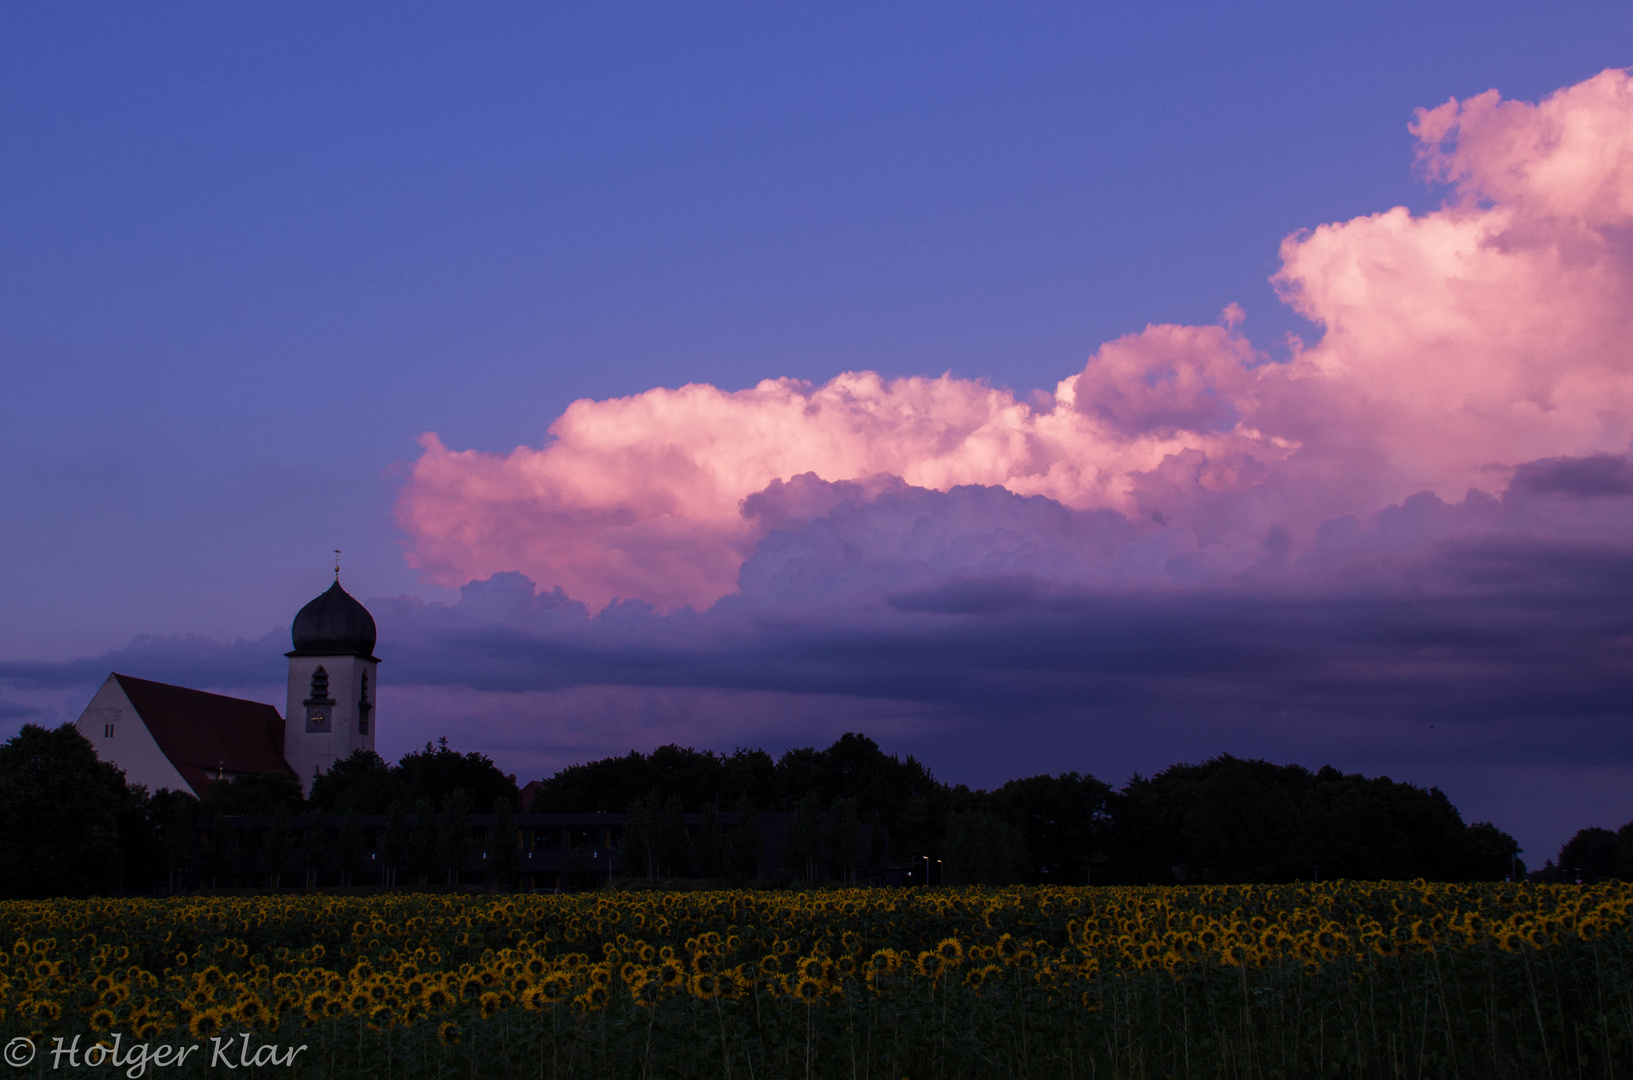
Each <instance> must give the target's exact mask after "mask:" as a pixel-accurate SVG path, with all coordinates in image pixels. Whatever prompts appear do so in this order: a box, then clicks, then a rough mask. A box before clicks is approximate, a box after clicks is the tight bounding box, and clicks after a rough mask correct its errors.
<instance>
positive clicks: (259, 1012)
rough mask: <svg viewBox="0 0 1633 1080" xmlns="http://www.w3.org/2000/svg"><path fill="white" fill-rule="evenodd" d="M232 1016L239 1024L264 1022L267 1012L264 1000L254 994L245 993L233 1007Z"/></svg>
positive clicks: (267, 1016) (267, 1015) (266, 1018)
mask: <svg viewBox="0 0 1633 1080" xmlns="http://www.w3.org/2000/svg"><path fill="white" fill-rule="evenodd" d="M232 1018H233V1019H234V1020H237V1021H238V1022H239V1023H240V1024H264V1023H266V1022H267V1020H268V1018H269V1014H268V1010H267V1007H266V1003H265V1002H263V1001H262V1000H261V999H260V998H259V997H257V996H255V995H254V994H245V995H244V996H243V997H241V998H239V999H238V1004H237V1005H235V1006H234V1007H233V1010H232Z"/></svg>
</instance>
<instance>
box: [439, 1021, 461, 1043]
mask: <svg viewBox="0 0 1633 1080" xmlns="http://www.w3.org/2000/svg"><path fill="white" fill-rule="evenodd" d="M464 1034H465V1033H464V1032H463V1031H460V1030H459V1025H458V1024H456V1023H454V1022H453V1021H452V1020H445V1021H443V1023H442V1024H441V1025H439V1026H438V1027H437V1041H438V1042H440V1043H442V1045H443V1046H453V1045H454V1044H455V1043H457V1042H459V1040H460V1038H461V1037H462V1036H463V1035H464Z"/></svg>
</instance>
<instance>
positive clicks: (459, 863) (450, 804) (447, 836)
mask: <svg viewBox="0 0 1633 1080" xmlns="http://www.w3.org/2000/svg"><path fill="white" fill-rule="evenodd" d="M503 797H504V796H503V795H499V796H496V798H503ZM470 854H471V801H470V797H469V796H467V795H466V794H465V789H464V788H455V789H454V790H453V791H452V792H450V793H449V794H448V797H447V798H446V799H444V800H443V803H442V817H441V819H440V820H439V821H438V822H437V862H438V863H439V864H440V865H441V866H443V867H445V868H446V869H447V871H448V884H450V885H458V884H459V872H460V870H462V869H463V868H464V866H465V860H466V859H468V858H470Z"/></svg>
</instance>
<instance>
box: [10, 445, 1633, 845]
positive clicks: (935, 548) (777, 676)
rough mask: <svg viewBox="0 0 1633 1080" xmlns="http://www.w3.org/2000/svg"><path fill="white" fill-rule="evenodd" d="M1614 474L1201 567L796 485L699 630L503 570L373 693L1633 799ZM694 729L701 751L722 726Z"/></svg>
mask: <svg viewBox="0 0 1633 1080" xmlns="http://www.w3.org/2000/svg"><path fill="white" fill-rule="evenodd" d="M1627 470H1628V464H1627V462H1626V461H1625V460H1624V459H1620V458H1594V459H1581V460H1575V461H1572V460H1564V459H1561V460H1554V461H1548V462H1537V463H1533V464H1532V465H1528V466H1526V467H1525V468H1523V469H1521V470H1520V471H1519V472H1518V473H1517V474H1516V477H1515V482H1514V483H1513V484H1512V485H1511V486H1510V488H1509V489H1508V491H1507V492H1505V493H1504V494H1503V495H1502V496H1501V497H1496V496H1491V495H1487V494H1484V493H1481V492H1471V493H1470V494H1469V496H1468V497H1467V498H1465V499H1464V500H1462V501H1460V502H1457V503H1447V502H1444V501H1442V500H1440V499H1438V498H1436V497H1434V496H1432V495H1420V496H1416V497H1414V498H1412V499H1408V500H1406V501H1405V502H1404V503H1402V504H1400V505H1398V506H1394V507H1390V508H1388V509H1387V510H1385V511H1383V512H1381V513H1379V514H1376V515H1373V516H1371V517H1369V518H1367V519H1365V520H1362V519H1357V518H1339V519H1334V520H1332V521H1329V522H1327V523H1325V524H1324V525H1323V526H1322V527H1321V528H1320V529H1319V530H1317V531H1316V533H1315V535H1314V536H1312V537H1309V538H1307V539H1306V540H1304V541H1303V542H1298V541H1296V540H1295V539H1294V538H1293V537H1292V536H1291V535H1290V534H1289V532H1288V530H1286V529H1284V528H1280V527H1277V526H1271V527H1269V528H1266V529H1265V530H1264V531H1263V532H1262V534H1261V535H1259V536H1256V537H1248V538H1246V539H1241V538H1238V539H1235V540H1230V541H1221V542H1216V543H1211V544H1210V543H1204V542H1203V541H1202V540H1200V539H1199V538H1198V536H1197V535H1196V534H1195V533H1194V532H1192V531H1191V530H1190V529H1187V528H1184V527H1177V526H1171V525H1166V524H1163V523H1159V522H1156V521H1150V522H1132V521H1129V520H1126V519H1124V518H1123V517H1122V516H1121V515H1118V514H1115V513H1111V512H1108V511H1092V512H1082V511H1073V510H1070V509H1068V508H1066V507H1063V506H1061V505H1060V504H1058V503H1055V502H1052V501H1051V500H1048V499H1044V498H1039V497H1023V496H1018V495H1015V494H1013V493H1010V492H1008V491H1005V490H1003V489H1001V488H985V487H960V488H954V489H952V490H951V491H947V492H936V491H928V490H924V489H919V488H912V487H908V486H907V485H905V484H902V483H900V482H899V481H893V480H887V479H880V480H876V481H872V482H869V483H866V484H847V483H837V484H830V483H826V482H823V481H820V480H817V479H815V478H814V477H801V478H796V479H795V480H793V481H790V482H788V483H786V484H774V485H772V486H771V488H768V489H767V491H765V492H763V493H761V495H759V496H756V497H755V498H754V499H751V500H750V501H749V503H748V505H746V506H745V512H746V513H749V514H751V515H758V516H761V517H762V518H763V519H765V520H767V521H768V522H770V523H771V524H772V526H773V527H772V530H771V532H770V534H769V535H768V536H767V537H766V539H765V540H764V541H763V542H762V543H761V544H760V546H759V548H758V550H757V551H756V552H755V554H754V555H753V556H752V557H751V558H750V559H749V560H748V561H747V562H746V563H745V565H744V566H743V569H742V573H741V576H740V588H739V590H738V592H737V593H735V594H733V595H732V596H730V597H728V598H726V599H724V600H722V601H720V602H719V603H717V604H716V605H714V606H713V607H711V608H710V609H709V610H707V611H704V612H694V611H691V610H689V609H683V610H681V611H679V612H676V613H673V614H669V615H659V614H657V613H655V611H654V610H653V608H652V607H651V606H650V605H647V604H645V603H641V602H622V603H615V604H613V605H611V606H610V607H608V608H606V609H605V610H603V611H602V612H600V613H599V614H595V615H591V614H590V613H589V611H588V610H587V609H586V608H585V606H584V605H583V604H581V603H579V602H577V601H575V600H573V599H572V598H570V597H568V596H566V595H565V594H563V593H562V592H561V591H560V590H559V589H556V590H549V591H540V590H538V589H536V588H535V586H534V584H533V583H532V582H531V581H529V580H528V579H527V578H525V577H523V576H522V575H520V574H517V573H504V574H496V575H494V576H493V577H491V578H488V579H486V580H482V581H475V582H471V583H470V584H468V585H466V586H465V587H464V589H463V590H462V591H461V599H460V600H459V601H458V602H457V603H454V604H435V603H424V602H421V601H419V600H417V599H414V598H410V597H399V598H391V599H383V600H382V599H374V600H371V601H370V602H369V603H370V607H371V609H372V610H373V611H374V613H375V616H376V619H377V620H378V622H379V624H380V645H379V652H380V654H381V655H382V656H383V657H384V658H385V660H386V665H385V667H384V669H383V671H382V684H383V685H385V684H390V685H391V686H393V687H396V688H400V689H401V690H402V692H404V693H409V692H411V690H412V688H413V687H416V686H417V687H423V688H427V690H428V691H429V690H430V689H431V688H435V689H436V690H437V692H438V693H439V694H441V693H444V692H451V691H457V692H468V693H472V694H475V695H477V696H478V697H481V698H482V700H484V701H486V702H487V703H488V704H487V705H486V706H484V708H486V709H488V711H489V715H488V716H487V718H486V719H484V720H483V721H482V724H481V726H480V728H479V729H478V730H479V731H480V732H481V733H482V734H481V736H480V737H491V738H493V739H495V740H497V741H499V742H502V743H505V744H507V745H522V744H525V743H526V742H527V741H528V740H529V739H530V738H534V739H536V738H538V737H539V736H538V732H537V731H536V729H535V728H534V725H536V724H539V723H543V722H545V721H542V720H539V719H538V718H537V717H536V716H535V715H534V714H530V713H529V712H528V710H527V709H525V708H520V709H518V708H517V707H515V706H514V705H511V706H506V705H505V704H504V702H506V701H510V702H516V701H521V700H523V699H524V698H527V696H528V695H535V696H536V695H539V694H545V695H550V694H558V695H559V694H566V693H569V692H573V691H575V690H578V689H583V688H597V687H601V688H606V687H612V688H624V689H625V690H626V691H629V690H634V691H638V690H641V689H643V688H645V689H647V690H651V691H653V692H656V691H659V690H662V691H664V692H666V693H668V692H682V693H688V692H689V693H693V694H694V695H698V696H697V700H699V701H709V702H715V703H719V702H723V701H730V700H735V699H732V698H730V697H729V695H731V694H739V695H744V694H746V695H750V698H745V699H743V700H749V699H752V700H754V701H757V702H764V701H770V700H793V699H798V698H803V697H816V696H822V697H823V698H824V699H825V700H829V701H832V702H834V703H836V704H835V705H834V708H836V709H841V710H843V709H845V708H852V709H855V710H857V714H858V715H869V712H868V710H869V709H873V710H875V712H876V710H877V706H878V705H879V704H880V703H884V704H886V705H892V706H894V707H899V708H900V709H901V710H903V714H904V715H905V714H908V713H910V714H911V715H912V716H914V717H916V718H917V720H916V723H917V727H916V728H915V729H914V730H915V731H916V734H912V735H905V736H903V737H902V740H901V741H902V743H903V745H902V746H901V748H902V749H908V750H911V751H913V752H915V753H919V754H921V755H922V756H924V757H925V758H927V759H928V760H931V761H932V762H934V763H935V764H936V765H937V766H938V767H939V768H941V769H942V770H943V771H945V772H947V773H948V774H949V775H953V776H955V777H959V778H969V779H971V780H972V781H975V782H995V781H998V780H1002V779H1003V778H1004V777H1005V776H1008V775H1016V774H1019V773H1022V772H1026V771H1043V770H1047V769H1051V768H1054V767H1056V766H1058V767H1059V768H1081V769H1087V770H1089V771H1095V772H1098V773H1100V774H1102V775H1106V776H1108V777H1111V778H1114V779H1115V778H1119V777H1120V776H1121V775H1126V773H1127V772H1128V771H1132V770H1133V769H1135V768H1139V769H1147V770H1149V769H1150V768H1156V767H1160V766H1161V765H1164V764H1167V763H1169V762H1171V761H1174V760H1180V759H1186V758H1192V759H1194V758H1198V757H1201V756H1205V755H1207V754H1211V753H1218V752H1222V751H1230V752H1234V753H1247V754H1262V755H1264V756H1268V757H1271V758H1276V759H1279V760H1300V761H1303V762H1305V763H1307V764H1321V763H1324V762H1328V761H1331V762H1333V763H1335V764H1338V765H1340V766H1342V767H1345V768H1364V769H1371V770H1373V771H1393V772H1395V773H1396V774H1397V775H1402V774H1405V775H1409V776H1412V777H1413V778H1415V779H1418V780H1419V781H1420V782H1436V780H1437V776H1438V774H1439V773H1446V774H1448V775H1450V774H1454V773H1455V774H1457V775H1461V776H1463V777H1464V779H1463V781H1462V782H1463V784H1464V790H1465V794H1466V795H1467V797H1468V798H1470V799H1472V800H1473V803H1474V804H1476V805H1479V804H1481V803H1482V800H1483V801H1484V803H1485V804H1489V805H1502V798H1503V797H1505V796H1504V789H1506V788H1509V787H1512V786H1513V784H1514V781H1513V779H1512V777H1510V776H1509V773H1510V772H1512V770H1515V769H1520V770H1530V772H1527V773H1526V775H1527V776H1531V777H1533V779H1534V777H1535V776H1536V775H1540V774H1538V773H1537V771H1536V770H1539V769H1549V768H1558V769H1564V770H1567V771H1568V770H1572V769H1576V770H1579V771H1580V770H1584V769H1597V770H1600V772H1603V771H1604V770H1606V769H1609V770H1612V771H1615V770H1621V773H1620V774H1618V775H1623V778H1624V779H1633V729H1630V727H1629V724H1628V717H1629V711H1630V707H1629V703H1630V702H1633V491H1626V490H1621V489H1620V488H1619V487H1618V486H1617V485H1618V484H1620V483H1621V480H1620V479H1618V478H1619V477H1622V476H1624V474H1625V473H1626V472H1627ZM286 643H287V631H286V630H282V629H280V630H278V631H275V632H273V633H269V634H267V635H266V636H264V637H262V638H260V639H258V640H254V641H245V640H240V641H237V642H234V643H232V644H230V645H228V644H220V643H216V642H211V641H208V640H206V639H202V638H196V637H192V638H180V639H176V638H170V639H159V638H139V639H137V640H136V641H134V642H132V643H131V645H130V646H128V647H127V648H125V649H122V650H117V651H115V652H112V653H108V654H105V655H103V656H100V657H95V658H89V659H83V660H77V661H73V662H69V663H64V664H39V663H36V664H15V663H13V664H0V681H5V682H10V683H13V684H15V685H20V686H24V687H63V686H68V685H72V684H77V683H92V682H96V681H99V680H100V679H101V678H103V677H104V676H105V675H106V674H107V672H108V671H109V670H120V671H127V672H130V673H131V674H136V675H141V676H144V677H148V678H156V679H161V680H165V681H173V682H179V683H184V684H189V685H196V686H208V687H216V686H250V685H263V684H275V683H278V682H280V681H281V678H282V671H283V660H282V657H281V655H280V654H281V652H282V651H283V649H284V648H285V647H286ZM722 694H725V695H728V696H727V697H724V698H723V697H720V695H722ZM767 694H769V695H772V696H771V697H770V698H766V697H763V696H762V697H752V695H767ZM709 695H714V696H712V697H711V696H709ZM438 700H439V701H440V700H444V699H443V698H438ZM530 700H531V699H530ZM563 700H565V699H563ZM623 700H632V699H628V698H625V699H623ZM869 702H872V703H874V705H872V706H867V705H866V703H869ZM845 703H849V704H845ZM858 703H861V704H858ZM864 706H865V707H864ZM709 707H711V708H716V707H717V708H725V707H726V706H721V705H718V704H717V705H711V706H709ZM756 707H762V706H756ZM550 722H551V723H554V722H555V721H554V720H552V721H550ZM755 723H758V724H759V725H760V728H759V729H760V730H762V731H763V732H764V735H765V738H764V739H763V740H762V741H764V742H765V743H767V744H773V745H774V744H776V743H778V742H779V741H780V738H781V737H782V736H783V735H784V734H786V733H785V732H782V731H781V730H780V729H779V726H778V720H777V718H776V716H775V715H767V716H766V717H765V718H764V719H763V720H762V721H754V720H753V719H752V718H750V719H749V720H747V721H745V718H744V717H743V716H738V715H734V716H731V717H726V716H725V715H724V714H723V713H722V714H721V719H720V724H721V730H722V732H724V731H725V730H727V729H728V728H729V730H731V731H732V732H733V738H734V739H741V738H743V737H744V732H745V731H748V732H750V733H752V732H753V731H754V730H755V727H754V725H755ZM688 724H689V725H690V726H689V727H688V728H687V729H686V730H687V731H688V737H689V738H693V739H696V740H698V741H703V742H707V741H708V740H709V730H710V729H709V724H708V720H707V717H706V716H705V717H704V718H703V719H702V720H699V719H698V718H697V717H695V716H694V717H693V718H692V719H690V720H689V721H688ZM530 731H532V732H533V734H532V735H530V734H529V732H530ZM619 737H623V736H619ZM654 737H656V736H654ZM749 738H751V739H752V734H750V736H749ZM1471 770H1472V772H1471ZM1607 775H1608V774H1607ZM1505 777H1507V778H1506V779H1505ZM1605 783H1606V784H1609V783H1610V782H1609V781H1606V782H1605ZM1606 790H1609V788H1608V787H1607V789H1606ZM1561 798H1563V796H1561ZM1606 798H1607V799H1608V800H1609V802H1608V803H1607V804H1606V805H1619V804H1617V803H1616V797H1615V796H1613V795H1612V796H1606ZM1546 801H1547V800H1546V798H1543V799H1541V800H1540V801H1539V799H1538V798H1537V797H1536V796H1535V795H1534V794H1533V795H1532V796H1530V797H1529V798H1528V803H1527V805H1528V806H1530V807H1532V809H1531V810H1527V811H1526V812H1528V813H1531V812H1534V813H1536V814H1542V815H1544V816H1546V813H1547V812H1548V811H1546V809H1545V807H1544V808H1542V809H1537V807H1542V806H1543V804H1544V803H1546ZM1567 801H1568V800H1567ZM1623 801H1626V800H1625V799H1624V800H1623ZM1560 805H1561V806H1563V805H1564V803H1561V804H1560ZM1556 809H1557V808H1556ZM1628 813H1629V814H1633V804H1630V805H1629V806H1628ZM1555 816H1556V817H1558V818H1559V820H1558V821H1557V822H1555V823H1554V824H1553V825H1550V826H1548V827H1549V828H1555V829H1556V830H1557V829H1558V828H1564V827H1565V816H1567V815H1566V811H1565V810H1563V809H1558V810H1557V813H1556V815H1555ZM1550 820H1551V819H1550ZM1616 823H1617V824H1619V823H1620V822H1616ZM1510 824H1512V823H1510ZM1515 827H1516V828H1518V826H1515ZM1540 828H1541V827H1540V826H1539V829H1540ZM1521 831H1523V829H1522V830H1521ZM1543 831H1545V830H1543Z"/></svg>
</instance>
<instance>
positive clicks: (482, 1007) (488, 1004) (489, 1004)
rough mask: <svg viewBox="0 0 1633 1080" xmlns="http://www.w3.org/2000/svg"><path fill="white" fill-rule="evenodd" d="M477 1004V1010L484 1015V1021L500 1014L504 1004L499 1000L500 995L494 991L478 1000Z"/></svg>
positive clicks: (486, 993)
mask: <svg viewBox="0 0 1633 1080" xmlns="http://www.w3.org/2000/svg"><path fill="white" fill-rule="evenodd" d="M476 1004H477V1009H478V1010H479V1011H480V1012H481V1013H482V1019H484V1020H486V1019H487V1018H488V1017H490V1016H492V1015H493V1014H494V1013H496V1012H498V1011H499V1007H500V1005H501V1004H503V1003H502V1002H501V1001H500V1000H499V995H498V994H496V993H494V992H493V991H492V990H488V991H486V992H484V993H483V994H482V996H481V997H479V998H477V999H476Z"/></svg>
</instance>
